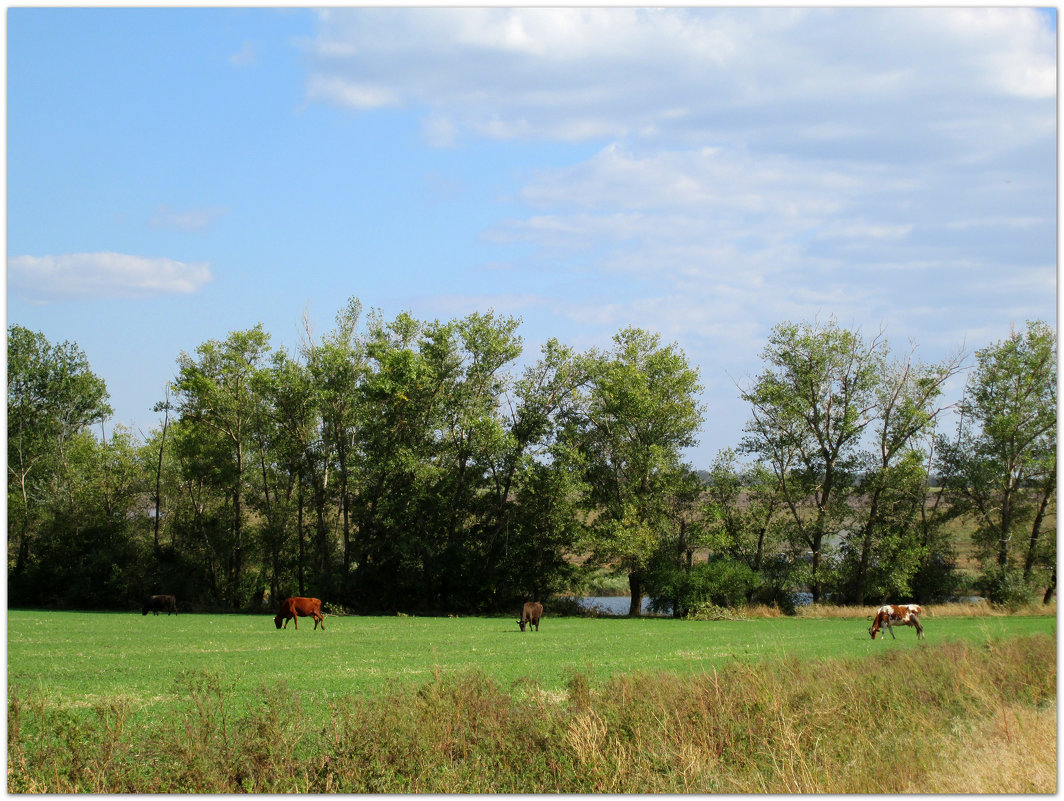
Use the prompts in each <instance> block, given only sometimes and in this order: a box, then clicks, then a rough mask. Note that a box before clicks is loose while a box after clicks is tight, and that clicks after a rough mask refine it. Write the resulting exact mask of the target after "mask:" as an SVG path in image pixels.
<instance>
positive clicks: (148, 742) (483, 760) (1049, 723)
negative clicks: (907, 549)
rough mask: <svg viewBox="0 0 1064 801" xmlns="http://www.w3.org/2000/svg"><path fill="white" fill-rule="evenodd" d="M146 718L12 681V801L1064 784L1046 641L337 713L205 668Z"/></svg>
mask: <svg viewBox="0 0 1064 801" xmlns="http://www.w3.org/2000/svg"><path fill="white" fill-rule="evenodd" d="M183 681H184V686H183V692H184V699H185V700H184V702H183V706H182V708H181V709H180V710H179V711H178V713H177V714H175V715H173V716H171V717H170V718H168V719H166V720H165V721H154V722H151V723H147V724H146V723H145V722H144V721H143V720H138V718H137V715H136V714H134V713H135V710H133V709H131V708H130V706H129V704H128V703H127V702H125V701H120V702H101V703H100V704H98V705H97V706H96V708H95V710H94V711H93V713H92V714H90V715H88V716H85V715H79V714H75V711H74V710H71V709H69V708H64V707H61V706H58V705H56V704H54V703H52V702H49V701H47V700H45V698H44V697H43V696H42V695H41V693H40V691H36V692H35V691H30V692H28V693H27V692H24V691H23V690H22V689H21V688H17V687H13V688H10V690H9V696H8V730H9V738H8V790H9V791H10V792H15V793H26V792H36V793H73V792H107V793H128V792H136V793H157V792H165V793H174V792H181V793H231V792H258V793H263V792H268V793H290V792H302V793H307V792H310V793H371V792H402V793H482V792H504V793H562V792H564V793H615V794H621V793H681V792H683V793H687V792H698V793H798V792H801V793H836V794H849V793H892V794H893V793H913V792H921V793H929V792H941V793H960V792H980V793H999V792H1037V793H1052V792H1055V790H1056V752H1055V715H1056V646H1055V642H1054V639H1053V638H1052V637H1050V636H1047V635H1037V636H1030V637H1019V638H1011V639H1007V640H991V641H987V642H985V643H983V644H978V645H970V644H966V643H964V642H950V643H944V644H941V645H934V646H923V647H918V648H912V649H905V650H891V651H890V652H888V653H885V654H881V655H877V656H875V657H871V658H865V659H847V660H841V659H840V660H818V661H805V662H802V661H799V660H797V659H793V658H792V659H785V660H782V661H776V662H764V663H753V664H751V663H744V662H739V661H736V662H734V663H731V664H730V665H728V666H727V667H726V668H725V669H722V670H716V671H712V672H709V673H706V674H703V675H700V676H679V675H673V674H627V675H619V676H615V677H614V678H612V679H610V680H609V681H606V682H605V683H603V684H601V685H597V686H593V685H592V682H591V681H590V680H589V678H588V676H586V675H584V674H576V675H574V676H573V677H572V679H571V681H570V682H569V685H568V689H567V691H565V692H562V693H549V692H544V691H542V690H541V689H540V688H539V686H538V685H537V684H536V683H535V682H534V681H531V680H525V681H522V682H518V683H516V684H515V685H514V686H512V687H509V688H505V689H504V688H503V687H501V686H500V685H499V683H498V682H496V681H494V680H492V679H490V678H487V677H484V676H482V675H478V674H476V673H470V674H467V675H464V676H459V677H440V676H438V677H437V678H436V679H435V680H434V681H432V682H429V683H427V684H425V685H423V686H422V687H420V688H419V689H417V690H416V691H404V692H400V691H397V692H395V693H391V694H388V695H386V696H382V697H371V698H348V699H344V700H342V701H338V702H336V703H335V704H334V705H333V706H332V708H331V712H330V714H329V715H328V718H327V719H326V720H325V721H324V722H323V721H322V720H314V719H311V718H310V716H308V715H307V714H305V713H304V712H303V711H302V710H301V708H300V706H299V703H298V699H297V696H296V695H295V694H294V693H292V692H290V691H289V690H288V689H287V688H285V687H282V686H278V687H273V688H266V687H264V688H262V691H261V695H260V697H259V699H258V700H257V703H256V704H255V705H254V707H253V708H252V709H251V710H250V711H249V712H246V713H242V714H241V715H235V714H233V712H232V710H233V709H234V708H236V704H235V703H233V700H234V699H233V698H232V697H231V695H230V692H231V691H230V690H229V689H228V688H227V687H226V686H225V685H224V683H222V682H220V681H219V680H217V678H216V677H213V676H211V675H208V674H198V675H193V676H190V677H185V679H184V680H183Z"/></svg>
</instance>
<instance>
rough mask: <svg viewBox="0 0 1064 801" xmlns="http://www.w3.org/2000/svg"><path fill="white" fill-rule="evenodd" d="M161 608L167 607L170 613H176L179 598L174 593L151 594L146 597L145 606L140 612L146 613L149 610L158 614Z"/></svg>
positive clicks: (167, 612)
mask: <svg viewBox="0 0 1064 801" xmlns="http://www.w3.org/2000/svg"><path fill="white" fill-rule="evenodd" d="M161 609H165V610H166V614H168V615H171V614H173V615H176V614H177V599H176V598H174V596H172V595H149V596H148V597H147V598H145V599H144V608H143V609H141V610H140V613H141V614H142V615H146V614H148V612H154V613H155V614H156V615H157V616H158V614H159V611H160V610H161Z"/></svg>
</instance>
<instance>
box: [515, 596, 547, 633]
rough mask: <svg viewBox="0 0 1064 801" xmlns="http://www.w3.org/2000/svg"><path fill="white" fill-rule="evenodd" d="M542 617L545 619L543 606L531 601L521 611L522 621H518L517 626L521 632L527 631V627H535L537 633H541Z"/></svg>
mask: <svg viewBox="0 0 1064 801" xmlns="http://www.w3.org/2000/svg"><path fill="white" fill-rule="evenodd" d="M541 617H543V604H541V603H537V602H535V601H529V602H528V603H526V604H525V605H524V608H523V609H522V610H521V619H520V620H518V621H517V625H518V626H520V627H521V631H524V630H525V626H535V627H536V631H539V619H540V618H541Z"/></svg>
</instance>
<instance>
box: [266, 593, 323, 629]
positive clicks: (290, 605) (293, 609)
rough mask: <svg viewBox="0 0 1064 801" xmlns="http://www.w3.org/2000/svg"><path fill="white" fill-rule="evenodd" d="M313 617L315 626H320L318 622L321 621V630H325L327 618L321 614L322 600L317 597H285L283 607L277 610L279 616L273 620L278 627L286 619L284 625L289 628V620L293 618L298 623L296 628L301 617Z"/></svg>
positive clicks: (297, 626)
mask: <svg viewBox="0 0 1064 801" xmlns="http://www.w3.org/2000/svg"><path fill="white" fill-rule="evenodd" d="M301 617H312V618H314V628H315V629H316V628H318V624H319V623H321V630H322V631H325V618H324V617H323V616H322V614H321V601H319V600H318V599H317V598H285V599H284V600H283V601H281V608H280V609H279V610H278V611H277V617H275V618H274V619H273V622H274V623H276V624H277V628H281V621H282V620H283V621H284V627H285V628H288V621H289V620H291V621H292V622H294V623H295V624H296V629H298V628H299V618H301Z"/></svg>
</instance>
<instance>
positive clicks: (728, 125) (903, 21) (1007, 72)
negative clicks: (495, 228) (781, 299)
mask: <svg viewBox="0 0 1064 801" xmlns="http://www.w3.org/2000/svg"><path fill="white" fill-rule="evenodd" d="M306 53H307V57H308V63H309V65H310V76H309V79H308V90H307V91H308V97H309V99H311V100H312V101H315V100H320V101H324V102H329V103H335V104H338V105H347V106H350V107H351V108H353V109H357V110H365V109H369V108H378V107H381V106H384V105H388V106H406V107H411V108H415V109H421V110H424V111H425V112H426V113H428V114H430V115H431V116H432V117H433V119H434V120H435V122H434V124H433V128H432V129H433V130H438V129H439V128H440V126H442V125H443V122H442V120H444V119H446V120H447V125H448V126H451V127H452V128H453V129H457V130H466V131H469V132H472V133H475V134H477V135H480V136H485V137H492V138H504V139H510V138H518V137H521V138H545V139H562V140H567V141H586V140H588V139H599V138H605V139H609V138H616V139H624V138H632V139H639V138H649V139H650V140H653V141H658V140H663V141H673V142H680V141H682V142H688V143H693V142H697V141H699V140H701V141H703V142H704V141H705V139H706V137H707V136H710V137H712V138H713V139H715V140H718V141H721V140H730V141H753V139H756V138H757V137H758V136H772V135H773V134H774V132H778V131H779V130H781V129H783V128H785V129H787V130H789V131H791V132H792V133H794V132H797V133H798V134H799V138H798V139H796V140H795V141H794V142H793V144H792V145H783V143H782V141H781V140H776V142H775V144H776V145H777V146H781V145H783V146H784V147H785V149H786V148H788V147H797V146H799V145H805V146H819V147H826V146H829V145H830V144H831V143H837V142H839V141H856V142H858V143H860V142H862V141H865V143H866V146H873V145H875V144H876V143H881V142H904V141H906V140H907V139H908V138H909V137H910V136H911V134H912V132H913V131H912V129H913V128H914V127H916V128H919V129H920V130H928V131H930V130H934V129H935V128H936V126H938V127H939V129H941V126H943V124H948V122H949V120H950V115H951V113H952V109H953V108H955V103H954V101H956V100H957V99H958V98H962V99H963V98H967V99H970V98H983V99H984V100H986V99H994V100H997V101H1002V102H1009V103H1013V104H1019V105H1016V108H1015V110H1014V111H1013V114H1014V115H1020V116H1025V115H1026V111H1025V110H1024V109H1023V107H1022V103H1023V102H1024V101H1028V102H1029V101H1037V100H1043V101H1047V102H1049V103H1053V101H1054V99H1055V96H1056V37H1055V31H1053V30H1051V29H1050V28H1049V26H1048V25H1047V24H1046V23H1045V21H1044V18H1043V16H1042V15H1041V14H1040V13H1039V12H1038V11H1037V10H1035V9H1026V8H999V9H965V8H936V9H918V8H894V9H890V8H886V9H884V8H878V9H875V8H849V9H847V8H820V9H780V8H773V9H764V8H763V9H758V8H667V9H657V10H652V9H643V8H464V9H455V8H415V9H411V8H405V9H399V8H396V9H370V8H362V9H329V10H327V11H324V12H321V13H320V14H319V22H318V30H317V33H316V36H315V37H314V38H313V40H311V41H310V42H309V43H308V44H307V45H306ZM983 114H984V115H985V114H986V110H985V109H984V111H983ZM900 119H904V120H905V122H904V123H903V124H898V123H899V121H900ZM888 120H891V121H892V122H893V123H894V124H893V125H892V126H888V125H886V124H885V123H886V122H887V121H888ZM752 137H753V139H752ZM869 137H871V139H870V140H868V138H869ZM866 140H868V141H866Z"/></svg>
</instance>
